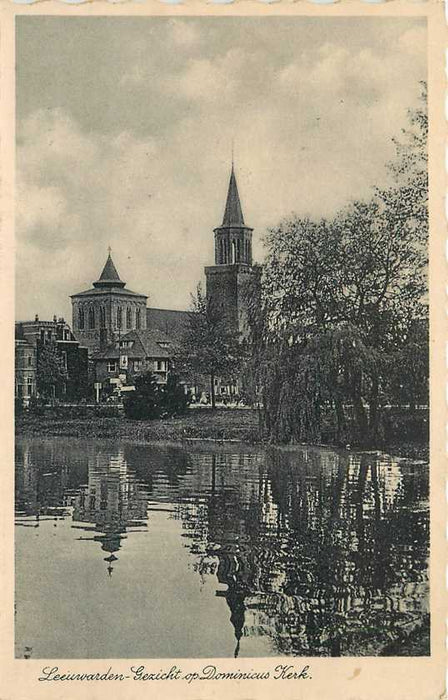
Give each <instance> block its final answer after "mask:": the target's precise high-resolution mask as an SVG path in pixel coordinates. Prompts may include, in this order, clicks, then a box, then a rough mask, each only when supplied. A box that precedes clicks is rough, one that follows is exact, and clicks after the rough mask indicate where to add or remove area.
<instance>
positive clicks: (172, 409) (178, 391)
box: [159, 372, 190, 416]
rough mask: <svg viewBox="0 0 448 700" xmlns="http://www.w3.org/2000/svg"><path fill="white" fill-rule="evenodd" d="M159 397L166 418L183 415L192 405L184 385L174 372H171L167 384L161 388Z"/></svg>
mask: <svg viewBox="0 0 448 700" xmlns="http://www.w3.org/2000/svg"><path fill="white" fill-rule="evenodd" d="M159 395H160V409H161V413H162V415H165V416H175V415H182V414H183V413H185V412H186V410H187V408H188V405H189V403H190V396H189V394H186V393H185V387H184V385H183V384H181V383H180V381H179V377H178V376H177V374H175V373H174V372H169V374H168V380H167V383H166V384H165V385H164V386H162V387H161V389H160V392H159Z"/></svg>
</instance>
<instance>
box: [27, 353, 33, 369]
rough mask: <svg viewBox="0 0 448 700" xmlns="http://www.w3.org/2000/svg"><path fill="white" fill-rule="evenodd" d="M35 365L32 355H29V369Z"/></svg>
mask: <svg viewBox="0 0 448 700" xmlns="http://www.w3.org/2000/svg"><path fill="white" fill-rule="evenodd" d="M32 365H33V357H32V355H28V367H32Z"/></svg>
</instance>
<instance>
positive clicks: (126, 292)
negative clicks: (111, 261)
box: [70, 282, 148, 299]
mask: <svg viewBox="0 0 448 700" xmlns="http://www.w3.org/2000/svg"><path fill="white" fill-rule="evenodd" d="M94 284H98V282H94ZM122 284H124V282H123V283H122ZM107 294H114V295H116V296H119V297H126V296H127V297H140V299H147V298H148V295H147V294H139V292H133V291H132V289H122V288H117V287H115V289H114V288H113V287H108V286H104V287H97V288H95V289H85V290H84V291H83V292H78V293H77V294H71V295H70V296H71V298H72V299H73V298H74V297H90V296H105V295H107Z"/></svg>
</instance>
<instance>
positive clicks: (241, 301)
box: [205, 163, 258, 338]
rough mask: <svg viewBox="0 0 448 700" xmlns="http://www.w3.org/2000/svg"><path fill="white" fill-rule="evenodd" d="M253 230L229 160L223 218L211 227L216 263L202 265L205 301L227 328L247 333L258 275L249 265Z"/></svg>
mask: <svg viewBox="0 0 448 700" xmlns="http://www.w3.org/2000/svg"><path fill="white" fill-rule="evenodd" d="M252 231H253V229H252V228H250V227H249V226H246V224H245V223H244V217H243V211H242V208H241V202H240V196H239V193H238V186H237V182H236V176H235V170H234V167H233V163H232V171H231V173H230V182H229V188H228V192H227V201H226V206H225V210H224V218H223V221H222V224H221V226H218V228H215V229H214V234H215V264H214V265H213V266H209V267H206V268H205V276H206V281H207V284H206V294H207V300H208V302H209V303H210V304H212V306H213V307H214V308H215V309H218V310H220V311H221V312H222V314H223V315H224V316H225V317H226V319H227V322H228V324H229V327H230V328H231V329H232V330H234V331H235V332H237V333H239V334H240V337H241V338H245V337H247V334H248V330H249V329H248V317H247V305H248V304H247V294H248V292H249V289H250V288H251V286H252V285H253V283H254V282H256V281H257V278H258V268H255V267H254V266H253V265H252Z"/></svg>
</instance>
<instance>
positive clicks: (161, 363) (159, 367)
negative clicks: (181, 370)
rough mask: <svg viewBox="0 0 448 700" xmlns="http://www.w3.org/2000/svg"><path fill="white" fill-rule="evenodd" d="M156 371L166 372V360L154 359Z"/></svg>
mask: <svg viewBox="0 0 448 700" xmlns="http://www.w3.org/2000/svg"><path fill="white" fill-rule="evenodd" d="M156 372H166V360H156Z"/></svg>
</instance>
